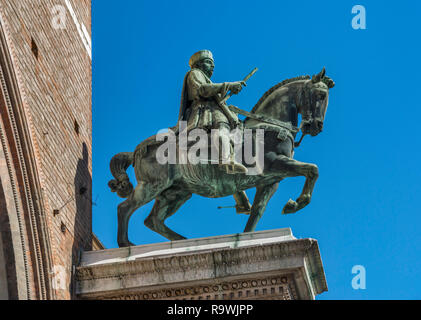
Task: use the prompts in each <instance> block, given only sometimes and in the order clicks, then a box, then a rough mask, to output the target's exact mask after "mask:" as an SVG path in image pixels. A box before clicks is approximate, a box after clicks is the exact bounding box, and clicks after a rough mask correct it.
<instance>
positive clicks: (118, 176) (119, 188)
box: [108, 152, 134, 198]
mask: <svg viewBox="0 0 421 320" xmlns="http://www.w3.org/2000/svg"><path fill="white" fill-rule="evenodd" d="M133 154H134V153H133V152H120V153H118V154H116V155H115V156H114V157H112V159H111V161H110V170H111V174H112V175H113V177H114V178H115V179H113V180H110V181H109V182H108V186H109V187H110V188H111V192H117V195H118V196H119V197H121V198H127V197H128V196H129V195H130V194H131V193H132V191H133V185H132V184H131V182H130V180H129V176H128V175H127V173H126V170H127V168H128V167H129V166H130V165H131V164H133V158H134V157H133Z"/></svg>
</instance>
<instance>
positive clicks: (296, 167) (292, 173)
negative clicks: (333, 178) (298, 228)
mask: <svg viewBox="0 0 421 320" xmlns="http://www.w3.org/2000/svg"><path fill="white" fill-rule="evenodd" d="M271 171H273V172H282V173H283V174H284V173H286V175H287V176H288V177H297V176H304V177H305V178H306V181H305V183H304V187H303V191H302V192H301V195H300V196H299V197H298V199H297V200H296V201H294V200H292V199H290V200H289V201H288V202H287V204H286V205H285V207H284V208H283V210H282V213H283V214H286V213H294V212H297V211H298V210H300V209H302V208H304V207H305V206H306V205H308V204H309V203H310V200H311V195H312V194H313V189H314V185H315V183H316V180H317V178H318V177H319V169H318V168H317V166H316V165H315V164H312V163H305V162H300V161H297V160H294V159H291V158H288V157H286V156H283V155H277V156H276V158H275V159H274V161H273V162H272V166H271Z"/></svg>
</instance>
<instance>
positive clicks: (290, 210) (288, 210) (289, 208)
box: [282, 199, 298, 214]
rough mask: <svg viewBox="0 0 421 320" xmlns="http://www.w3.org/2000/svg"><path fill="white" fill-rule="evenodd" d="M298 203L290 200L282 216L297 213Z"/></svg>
mask: <svg viewBox="0 0 421 320" xmlns="http://www.w3.org/2000/svg"><path fill="white" fill-rule="evenodd" d="M297 207H298V203H297V202H295V201H294V200H292V199H289V200H288V202H287V204H286V205H285V207H284V208H283V209H282V214H288V213H295V212H296V211H297Z"/></svg>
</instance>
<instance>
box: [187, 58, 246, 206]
mask: <svg viewBox="0 0 421 320" xmlns="http://www.w3.org/2000/svg"><path fill="white" fill-rule="evenodd" d="M189 65H190V68H191V70H189V71H188V72H187V74H186V76H185V77H184V83H183V90H182V95H181V107H180V115H179V121H187V130H188V131H190V130H192V129H194V128H202V129H205V130H211V129H218V130H213V132H215V133H216V134H215V136H213V137H212V138H213V139H212V141H214V142H215V144H216V143H218V139H219V141H220V145H221V148H220V149H221V151H220V152H219V164H218V165H219V166H220V168H221V169H222V170H224V171H226V172H227V173H246V172H247V168H246V167H245V166H243V165H242V164H241V163H238V162H236V161H235V157H234V152H233V147H232V145H231V139H230V136H229V133H230V129H234V128H236V127H237V126H238V125H239V120H238V117H237V115H236V114H235V113H233V112H231V111H230V110H229V109H228V108H227V106H226V104H225V102H221V101H222V99H223V98H224V97H225V96H226V94H227V93H228V91H231V92H232V93H233V94H237V93H239V92H240V91H241V89H242V87H243V85H245V83H244V82H243V81H237V82H224V83H212V81H211V80H210V78H211V76H212V73H213V69H214V67H215V65H214V60H213V55H212V53H211V52H210V51H209V50H201V51H198V52H196V53H195V54H193V55H192V57H191V58H190V60H189ZM218 151H219V150H218ZM234 198H235V199H236V202H237V206H236V207H237V212H238V213H244V212H247V213H248V212H249V209H250V208H249V206H250V204H249V202H248V199H247V196H246V194H245V192H244V191H241V192H238V193H237V194H235V195H234Z"/></svg>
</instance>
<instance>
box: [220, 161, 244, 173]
mask: <svg viewBox="0 0 421 320" xmlns="http://www.w3.org/2000/svg"><path fill="white" fill-rule="evenodd" d="M219 166H220V167H221V169H223V170H225V171H226V173H227V174H237V173H247V172H248V170H247V168H246V167H245V166H243V165H242V164H241V163H238V162H235V161H231V162H230V163H221V164H219Z"/></svg>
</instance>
